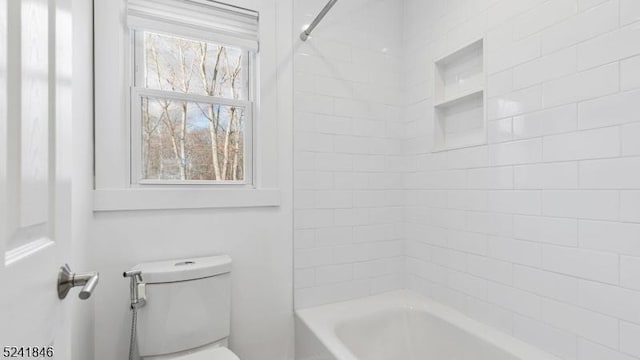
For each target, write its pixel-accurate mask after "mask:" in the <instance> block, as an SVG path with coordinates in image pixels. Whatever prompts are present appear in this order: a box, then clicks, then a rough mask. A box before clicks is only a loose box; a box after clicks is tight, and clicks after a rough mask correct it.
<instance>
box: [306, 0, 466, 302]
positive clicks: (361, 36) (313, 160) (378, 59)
mask: <svg viewBox="0 0 640 360" xmlns="http://www.w3.org/2000/svg"><path fill="white" fill-rule="evenodd" d="M325 3H326V1H325V0H311V1H295V2H294V6H295V9H294V13H295V17H294V19H295V23H294V26H295V28H296V29H302V27H303V26H304V25H305V24H308V23H310V22H311V20H312V19H313V17H314V16H315V15H316V14H317V13H318V12H319V11H320V9H322V7H323V6H324V5H325ZM402 16H403V13H402V6H398V2H397V0H350V1H345V2H339V3H338V4H337V5H336V6H335V7H334V8H333V9H332V11H331V12H330V13H329V14H328V15H327V17H326V18H325V19H324V20H323V22H322V23H321V24H320V26H319V27H318V28H317V29H316V30H315V31H314V33H313V34H312V37H311V39H309V41H307V42H301V41H299V40H298V39H296V40H295V41H296V51H295V58H294V71H295V84H294V90H295V96H296V99H295V100H296V101H295V105H294V111H295V125H294V127H295V129H294V131H295V137H294V142H295V165H294V166H295V194H294V197H295V214H294V217H295V222H294V223H295V303H296V307H298V308H301V307H308V306H313V305H319V304H324V303H329V302H335V301H340V300H347V299H351V298H354V297H360V296H366V295H371V294H375V293H379V292H384V291H388V290H393V289H400V288H404V278H405V276H404V274H405V272H404V267H405V256H404V246H405V244H404V234H403V232H404V205H405V194H406V192H405V191H404V187H403V186H404V184H403V178H404V172H405V169H406V168H407V163H408V159H407V158H406V157H405V156H404V154H403V142H402V140H403V137H404V135H405V126H404V118H403V101H404V100H403V96H402V95H403V94H402V91H401V90H402V88H401V87H402V70H401V66H402V55H403V54H402V46H401V44H402V25H401V24H402V21H401V20H402ZM463 165H464V166H463V167H466V164H463Z"/></svg>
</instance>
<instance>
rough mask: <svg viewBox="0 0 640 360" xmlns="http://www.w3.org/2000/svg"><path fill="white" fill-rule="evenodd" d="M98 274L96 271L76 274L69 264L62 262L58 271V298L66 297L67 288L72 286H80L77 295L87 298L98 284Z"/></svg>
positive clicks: (83, 298) (69, 288)
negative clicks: (62, 264) (80, 288)
mask: <svg viewBox="0 0 640 360" xmlns="http://www.w3.org/2000/svg"><path fill="white" fill-rule="evenodd" d="M98 278H99V274H98V273H97V272H90V273H85V274H76V273H74V272H71V268H70V267H69V265H67V264H64V266H61V267H60V270H59V271H58V298H60V299H64V298H66V297H67V294H68V293H69V290H71V288H72V287H76V286H82V290H80V294H78V297H80V299H82V300H86V299H88V298H89V297H90V296H91V294H92V293H93V290H95V288H96V286H97V285H98Z"/></svg>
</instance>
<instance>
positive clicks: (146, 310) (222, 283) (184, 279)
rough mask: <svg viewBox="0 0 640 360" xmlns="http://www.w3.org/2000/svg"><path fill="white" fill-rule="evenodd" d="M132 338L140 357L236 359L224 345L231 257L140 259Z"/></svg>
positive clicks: (227, 332)
mask: <svg viewBox="0 0 640 360" xmlns="http://www.w3.org/2000/svg"><path fill="white" fill-rule="evenodd" d="M133 270H136V271H137V270H139V271H140V272H141V277H142V284H141V289H140V291H141V292H143V293H144V294H145V297H146V302H145V305H144V306H142V307H140V308H139V309H138V310H137V327H136V340H137V343H138V352H139V354H140V357H141V358H142V359H144V360H239V358H238V357H237V356H236V355H235V354H234V353H233V352H232V351H231V350H230V349H228V348H227V344H228V338H229V335H230V327H231V258H230V257H229V256H227V255H216V256H210V257H201V258H189V259H178V260H168V261H158V262H150V263H143V264H139V265H137V266H135V267H134V268H133Z"/></svg>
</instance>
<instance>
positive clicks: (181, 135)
mask: <svg viewBox="0 0 640 360" xmlns="http://www.w3.org/2000/svg"><path fill="white" fill-rule="evenodd" d="M155 3H156V2H155V1H154V2H150V1H149V0H131V1H130V2H129V22H130V24H132V31H131V34H132V48H133V51H132V56H133V61H132V63H133V74H132V80H133V84H132V87H131V102H130V104H131V178H132V183H134V184H136V183H137V184H142V185H148V184H230V185H233V184H238V185H251V184H253V140H254V139H253V127H254V122H255V121H256V119H255V117H254V98H255V93H254V91H255V90H254V88H255V87H254V86H253V84H254V79H253V77H254V74H255V71H254V69H253V67H254V64H255V62H256V61H255V55H256V53H257V45H256V44H254V43H253V42H252V41H251V40H252V38H251V37H252V36H251V35H250V33H249V35H248V34H247V30H249V32H250V31H251V30H252V29H253V28H249V29H247V23H246V22H247V21H249V24H253V25H254V26H257V18H255V17H251V16H250V15H247V14H245V13H237V11H236V12H234V10H233V9H229V8H222V9H221V8H219V7H218V6H219V5H215V4H217V3H213V2H207V1H179V0H171V1H160V3H159V6H157V5H156V4H155ZM163 6H167V7H163ZM169 6H172V7H173V8H170V7H169ZM165 11H166V12H165ZM207 13H208V16H207V15H206V14H207ZM252 20H253V21H254V22H252ZM212 24H213V25H212ZM212 27H213V28H212Z"/></svg>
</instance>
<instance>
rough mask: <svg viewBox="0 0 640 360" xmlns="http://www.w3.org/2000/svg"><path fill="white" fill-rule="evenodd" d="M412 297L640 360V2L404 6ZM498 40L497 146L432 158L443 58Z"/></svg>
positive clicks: (492, 99) (569, 344) (574, 349)
mask: <svg viewBox="0 0 640 360" xmlns="http://www.w3.org/2000/svg"><path fill="white" fill-rule="evenodd" d="M404 14H405V70H406V73H405V79H406V81H405V84H406V86H407V87H406V91H407V92H406V99H407V108H406V120H407V133H406V137H407V154H408V155H409V156H410V157H411V158H412V164H411V168H410V172H409V173H408V174H407V177H406V185H407V188H408V191H409V193H408V196H407V199H408V208H407V215H408V216H407V221H408V225H407V273H408V277H407V282H408V287H409V288H411V289H415V290H418V291H420V292H422V293H424V294H426V295H428V296H431V297H434V298H436V299H438V300H440V301H441V302H443V303H446V304H449V305H452V306H454V307H456V308H458V309H460V310H461V311H463V312H465V313H466V314H468V315H469V316H471V317H474V318H477V319H479V320H481V321H484V322H486V323H489V324H491V325H494V326H496V327H498V328H500V329H502V330H504V331H506V332H508V333H512V334H514V335H515V336H516V337H518V338H521V339H524V340H525V341H528V342H530V343H533V344H535V345H537V346H539V347H541V348H543V349H545V350H547V351H549V352H552V353H555V354H557V355H559V356H560V357H561V358H563V359H580V360H587V359H589V360H595V359H621V360H622V359H624V360H630V359H636V358H640V347H639V346H638V341H637V339H638V338H639V337H640V312H638V304H640V276H638V274H639V273H640V205H639V204H640V191H638V190H640V157H639V156H640V148H639V147H638V139H640V127H639V126H638V124H639V122H640V115H639V114H640V105H639V104H640V77H639V74H640V71H639V69H640V41H639V39H640V22H638V20H640V6H638V1H636V0H599V1H587V0H552V1H542V0H484V1H481V0H467V1H444V0H442V1H430V2H425V1H422V0H407V1H405V12H404ZM481 36H484V37H485V40H486V43H485V44H486V45H485V46H486V47H485V51H487V54H486V55H487V64H486V68H487V70H488V73H489V75H488V97H489V99H488V119H489V144H488V145H486V146H477V147H473V148H468V149H462V150H453V151H448V152H440V153H431V152H430V149H431V146H432V144H433V132H432V128H433V118H432V99H431V98H432V92H433V60H434V59H437V58H439V57H440V56H442V55H446V53H448V52H449V51H451V50H453V49H455V48H458V47H461V46H463V45H465V44H466V43H470V42H471V41H473V40H475V39H477V38H479V37H481Z"/></svg>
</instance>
